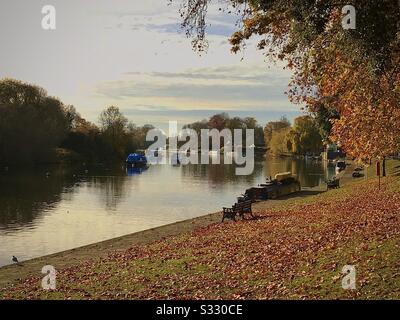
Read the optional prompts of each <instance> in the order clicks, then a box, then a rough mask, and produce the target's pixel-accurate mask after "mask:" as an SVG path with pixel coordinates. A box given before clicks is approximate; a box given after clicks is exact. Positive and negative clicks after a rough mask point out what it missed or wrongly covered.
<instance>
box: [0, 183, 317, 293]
mask: <svg viewBox="0 0 400 320" xmlns="http://www.w3.org/2000/svg"><path fill="white" fill-rule="evenodd" d="M320 192H322V190H321V189H320V188H313V189H307V190H303V191H302V192H299V193H296V194H293V195H290V196H287V197H283V198H280V199H277V200H269V201H261V202H258V203H256V204H254V206H253V209H254V212H255V213H257V212H260V211H262V210H265V209H266V208H273V207H276V206H279V205H282V204H283V203H286V204H287V205H290V203H291V202H292V201H298V200H299V199H301V198H304V197H307V196H311V195H315V194H318V193H320ZM221 218H222V212H215V213H210V214H208V215H205V216H201V217H197V218H192V219H188V220H184V221H179V222H175V223H172V224H168V225H164V226H160V227H156V228H152V229H148V230H144V231H140V232H135V233H133V234H129V235H125V236H122V237H118V238H114V239H110V240H106V241H102V242H98V243H94V244H90V245H87V246H82V247H79V248H74V249H71V250H66V251H63V252H58V253H54V254H51V255H47V256H44V257H39V258H35V259H31V260H27V261H24V262H22V263H20V264H19V265H8V266H4V267H0V288H2V287H5V286H8V285H12V284H15V283H17V282H18V281H20V280H21V279H24V278H27V277H29V276H32V275H35V274H36V275H39V274H40V270H41V269H42V267H43V266H45V265H52V266H54V267H55V268H56V269H64V268H68V267H72V266H74V265H76V264H79V263H82V262H84V261H87V260H90V259H94V260H95V259H101V258H104V257H107V256H108V255H109V254H110V253H113V252H117V251H124V250H127V249H129V248H131V247H132V245H146V244H149V243H152V242H156V241H160V240H163V239H164V238H166V237H171V236H176V235H179V234H184V233H187V232H192V231H193V230H196V229H198V228H202V227H207V226H209V225H211V224H215V223H220V222H221Z"/></svg>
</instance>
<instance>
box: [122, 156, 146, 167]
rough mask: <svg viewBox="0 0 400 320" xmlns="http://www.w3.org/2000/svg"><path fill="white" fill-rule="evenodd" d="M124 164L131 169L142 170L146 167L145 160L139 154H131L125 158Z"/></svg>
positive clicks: (144, 157)
mask: <svg viewBox="0 0 400 320" xmlns="http://www.w3.org/2000/svg"><path fill="white" fill-rule="evenodd" d="M126 164H127V166H128V167H131V168H143V167H146V166H147V158H146V156H145V155H143V154H140V153H131V154H130V155H129V156H128V158H126Z"/></svg>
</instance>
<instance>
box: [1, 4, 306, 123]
mask: <svg viewBox="0 0 400 320" xmlns="http://www.w3.org/2000/svg"><path fill="white" fill-rule="evenodd" d="M182 1H183V0H175V1H174V2H173V3H172V4H170V1H169V0H146V1H143V0H85V1H82V0H46V1H42V0H29V1H27V0H1V3H0V37H1V50H0V78H5V77H11V78H15V79H19V80H22V81H26V82H30V83H34V84H37V85H39V86H41V87H43V88H45V89H46V90H47V91H48V93H49V95H51V96H56V97H59V98H60V99H61V100H62V101H63V102H64V103H65V104H72V105H74V106H75V107H76V108H77V110H78V111H79V112H80V113H81V115H82V116H83V117H84V118H86V119H88V120H89V121H92V122H94V123H97V122H98V116H99V114H100V112H101V111H102V110H103V109H105V108H106V107H108V106H110V105H116V106H118V107H119V108H120V109H121V111H122V112H123V113H124V115H125V116H126V117H128V119H129V120H131V121H133V122H134V123H136V124H138V125H143V124H146V123H150V124H153V125H155V126H157V127H160V128H162V129H165V128H166V125H167V124H168V121H169V120H173V121H178V123H179V125H184V124H186V123H190V122H193V121H197V120H202V119H204V118H207V117H209V116H211V115H213V114H215V113H219V112H227V113H229V115H230V116H242V117H245V116H254V117H255V118H256V119H257V120H258V121H259V123H260V124H262V125H264V124H265V123H266V122H267V121H270V120H275V119H279V118H280V117H281V116H283V115H286V116H287V117H288V118H289V119H293V118H294V117H295V116H297V115H299V114H300V107H299V106H296V105H292V104H291V103H290V102H289V101H288V98H287V96H286V95H285V91H286V90H287V84H288V83H289V79H290V76H291V74H290V72H289V71H287V70H284V69H283V65H279V64H274V63H272V62H269V61H266V60H265V58H264V56H263V55H262V53H261V52H260V51H257V50H256V48H255V40H254V41H251V42H249V43H248V44H247V48H246V50H245V52H243V53H240V54H236V55H235V54H233V53H231V52H230V45H229V43H228V41H227V40H228V38H229V36H230V35H231V34H232V33H233V32H234V31H235V30H236V27H235V23H236V22H237V19H238V17H237V16H235V15H228V14H227V13H220V12H219V11H218V8H219V5H217V4H215V5H211V6H210V7H209V11H208V20H207V21H208V23H209V26H208V28H207V39H208V41H209V44H210V46H209V50H208V52H207V54H203V55H202V56H199V55H198V53H196V52H194V51H193V50H192V45H191V39H188V38H187V37H186V35H185V32H184V30H182V29H181V28H180V23H181V18H180V15H179V6H180V4H181V3H182ZM214 2H217V1H214ZM45 5H53V6H54V7H55V9H56V23H57V24H56V30H44V29H43V28H42V26H41V22H42V18H43V16H44V15H43V14H42V12H41V11H42V7H43V6H45Z"/></svg>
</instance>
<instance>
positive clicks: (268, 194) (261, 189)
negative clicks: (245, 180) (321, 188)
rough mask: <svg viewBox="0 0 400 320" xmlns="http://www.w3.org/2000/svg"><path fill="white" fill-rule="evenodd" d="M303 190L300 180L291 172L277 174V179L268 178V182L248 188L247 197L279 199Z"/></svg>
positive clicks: (252, 198) (253, 198)
mask: <svg viewBox="0 0 400 320" xmlns="http://www.w3.org/2000/svg"><path fill="white" fill-rule="evenodd" d="M300 190H301V186H300V182H299V181H298V180H297V179H296V178H295V177H293V175H292V173H291V172H283V173H278V174H276V175H275V179H272V178H270V179H267V181H266V183H264V184H260V185H259V186H258V187H253V188H250V189H247V190H246V193H245V195H244V196H245V197H246V199H251V200H253V201H256V200H267V199H278V198H280V197H283V196H287V195H290V194H292V193H295V192H299V191H300Z"/></svg>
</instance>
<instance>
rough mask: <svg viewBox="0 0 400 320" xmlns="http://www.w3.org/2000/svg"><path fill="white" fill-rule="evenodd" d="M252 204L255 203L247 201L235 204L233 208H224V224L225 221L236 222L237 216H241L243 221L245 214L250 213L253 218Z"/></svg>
mask: <svg viewBox="0 0 400 320" xmlns="http://www.w3.org/2000/svg"><path fill="white" fill-rule="evenodd" d="M252 203H253V202H252V201H251V200H246V201H243V202H239V203H235V204H234V205H233V206H232V208H222V210H223V216H222V222H224V221H225V219H231V220H233V221H236V215H239V216H240V217H241V218H242V219H244V215H245V213H250V214H251V216H252V217H254V216H253V211H252V209H251V205H252Z"/></svg>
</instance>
